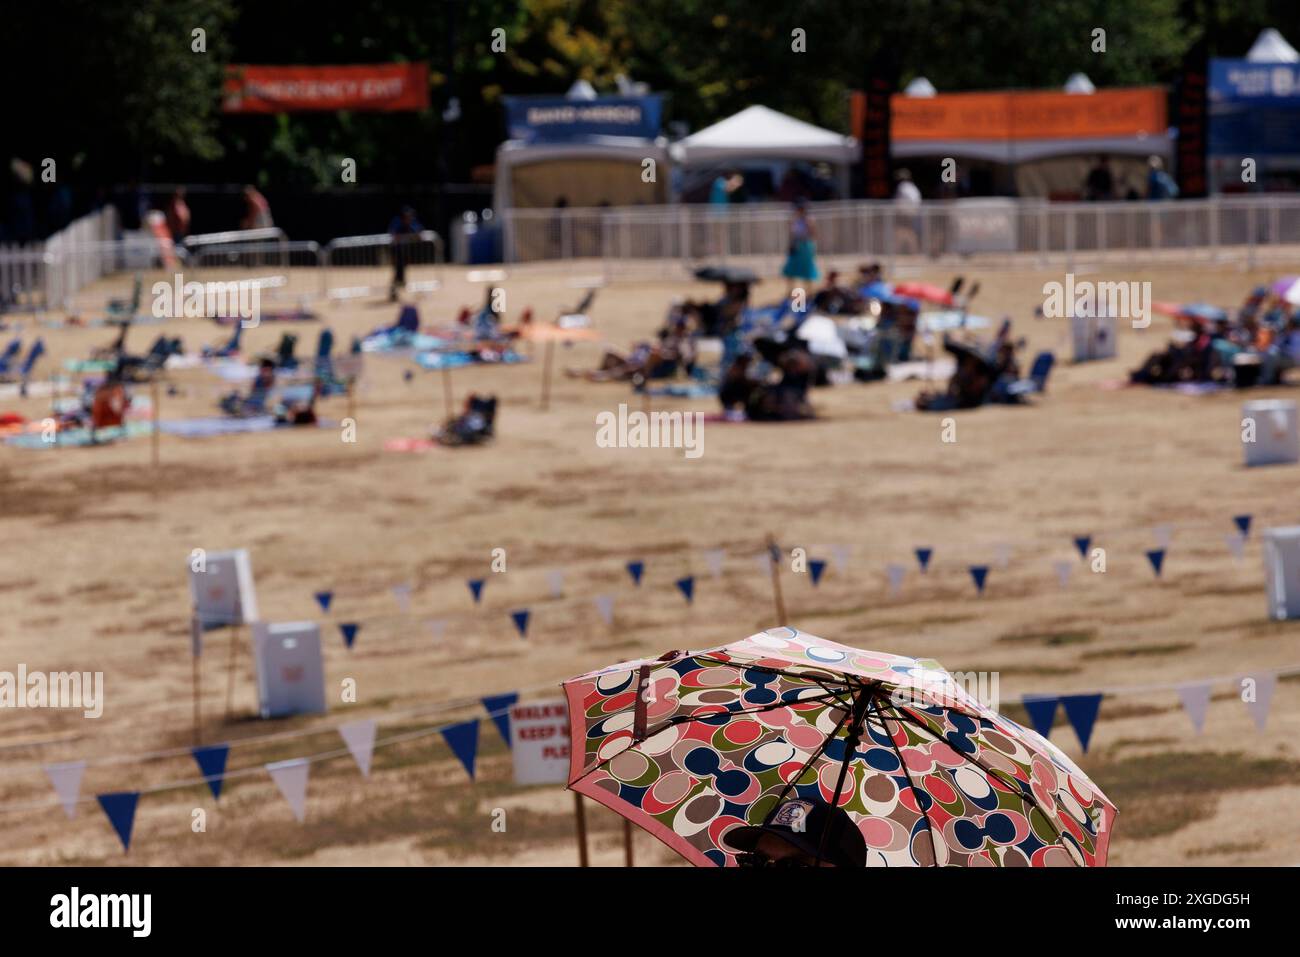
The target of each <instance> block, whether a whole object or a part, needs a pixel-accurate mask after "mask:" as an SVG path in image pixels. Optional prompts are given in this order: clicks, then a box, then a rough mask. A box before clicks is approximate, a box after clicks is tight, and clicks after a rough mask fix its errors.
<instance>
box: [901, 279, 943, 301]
mask: <svg viewBox="0 0 1300 957" xmlns="http://www.w3.org/2000/svg"><path fill="white" fill-rule="evenodd" d="M894 295H895V296H907V297H909V298H911V299H920V300H921V301H922V302H932V303H934V304H935V305H938V306H951V305H952V293H950V292H949V291H948V290H947V289H943V288H941V287H939V286H935V285H932V284H931V283H928V282H896V283H894Z"/></svg>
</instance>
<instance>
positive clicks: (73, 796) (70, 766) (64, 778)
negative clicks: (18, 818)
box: [45, 761, 86, 819]
mask: <svg viewBox="0 0 1300 957" xmlns="http://www.w3.org/2000/svg"><path fill="white" fill-rule="evenodd" d="M85 770H86V762H85V761H66V762H63V763H61V764H47V765H45V773H46V774H47V775H49V778H50V783H51V784H53V785H54V793H55V794H57V795H58V796H59V801H60V802H61V803H62V804H63V813H64V814H66V815H68V817H69V819H71V818H74V817H76V816H77V799H78V798H79V797H80V796H81V776H82V774H83V773H84V772H85Z"/></svg>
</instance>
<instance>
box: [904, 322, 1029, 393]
mask: <svg viewBox="0 0 1300 957" xmlns="http://www.w3.org/2000/svg"><path fill="white" fill-rule="evenodd" d="M943 347H944V349H945V350H946V351H948V352H951V353H952V355H953V357H954V358H955V359H956V360H957V368H956V369H955V370H953V374H952V378H951V379H949V380H948V386H947V388H946V389H945V390H944V391H943V392H931V391H928V390H927V391H923V392H922V393H921V394H920V395H918V396H917V397H916V407H917V408H918V409H920V410H922V411H927V412H941V411H949V410H952V409H973V408H976V407H977V406H980V405H983V404H984V402H985V401H986V400H987V399H988V397H989V394H990V392H991V391H992V389H993V386H994V383H996V382H997V377H998V368H999V367H998V365H997V363H996V361H994V362H990V361H989V359H988V358H987V357H985V356H984V355H983V354H982V353H981V352H980V351H979V350H978V349H973V348H971V347H969V346H965V345H963V344H961V343H958V342H957V341H956V340H954V339H952V338H951V337H949V336H944V337H943ZM1013 362H1014V360H1013Z"/></svg>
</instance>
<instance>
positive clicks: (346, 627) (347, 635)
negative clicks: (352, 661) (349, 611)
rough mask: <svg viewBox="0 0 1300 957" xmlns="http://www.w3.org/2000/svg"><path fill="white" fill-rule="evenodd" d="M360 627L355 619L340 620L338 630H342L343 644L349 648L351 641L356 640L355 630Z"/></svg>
mask: <svg viewBox="0 0 1300 957" xmlns="http://www.w3.org/2000/svg"><path fill="white" fill-rule="evenodd" d="M360 627H361V626H360V625H358V624H357V623H356V622H355V621H348V622H340V624H339V631H341V632H343V644H345V645H347V646H348V647H349V648H351V647H352V643H353V642H354V641H356V640H357V630H358V629H359V628H360Z"/></svg>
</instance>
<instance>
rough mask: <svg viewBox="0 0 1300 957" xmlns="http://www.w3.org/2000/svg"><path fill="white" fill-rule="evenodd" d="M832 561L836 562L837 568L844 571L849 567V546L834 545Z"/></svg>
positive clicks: (832, 547) (838, 570)
mask: <svg viewBox="0 0 1300 957" xmlns="http://www.w3.org/2000/svg"><path fill="white" fill-rule="evenodd" d="M831 561H832V562H834V563H835V570H836V571H837V572H842V571H844V570H845V569H846V568H848V567H849V546H847V545H832V546H831Z"/></svg>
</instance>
